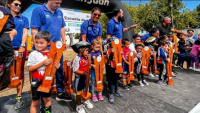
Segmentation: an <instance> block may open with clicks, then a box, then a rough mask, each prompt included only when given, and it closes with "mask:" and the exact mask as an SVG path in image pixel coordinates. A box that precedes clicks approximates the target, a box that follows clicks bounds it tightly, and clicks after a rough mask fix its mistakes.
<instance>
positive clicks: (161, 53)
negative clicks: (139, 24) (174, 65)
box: [160, 48, 167, 59]
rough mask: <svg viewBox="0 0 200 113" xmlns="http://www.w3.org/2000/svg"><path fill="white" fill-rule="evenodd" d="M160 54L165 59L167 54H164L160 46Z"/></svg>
mask: <svg viewBox="0 0 200 113" xmlns="http://www.w3.org/2000/svg"><path fill="white" fill-rule="evenodd" d="M160 56H161V57H162V58H163V59H166V58H167V56H166V55H165V52H164V51H163V49H161V48H160Z"/></svg>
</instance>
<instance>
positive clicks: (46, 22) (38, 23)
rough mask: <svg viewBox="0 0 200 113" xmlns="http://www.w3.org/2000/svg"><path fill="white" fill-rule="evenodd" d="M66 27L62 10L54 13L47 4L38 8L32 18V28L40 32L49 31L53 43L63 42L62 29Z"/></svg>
mask: <svg viewBox="0 0 200 113" xmlns="http://www.w3.org/2000/svg"><path fill="white" fill-rule="evenodd" d="M64 26H65V22H64V19H63V13H62V11H61V10H60V9H57V10H55V12H54V13H52V12H51V11H50V10H49V9H48V8H47V7H46V4H43V5H41V6H38V7H36V8H35V9H34V10H33V13H32V17H31V28H36V29H38V31H48V32H50V34H51V41H52V42H56V41H58V40H59V41H60V40H61V28H62V27H64Z"/></svg>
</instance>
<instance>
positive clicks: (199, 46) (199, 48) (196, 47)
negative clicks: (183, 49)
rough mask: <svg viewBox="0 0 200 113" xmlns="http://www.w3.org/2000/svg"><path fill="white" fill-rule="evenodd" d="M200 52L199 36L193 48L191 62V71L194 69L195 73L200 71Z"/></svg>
mask: <svg viewBox="0 0 200 113" xmlns="http://www.w3.org/2000/svg"><path fill="white" fill-rule="evenodd" d="M199 51H200V35H198V37H197V40H196V41H195V42H194V45H193V47H192V50H191V52H190V56H191V58H192V59H191V62H190V69H193V70H195V71H200V69H199V59H198V53H199ZM194 62H195V68H193V64H194Z"/></svg>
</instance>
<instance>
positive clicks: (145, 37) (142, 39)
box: [141, 33, 152, 42]
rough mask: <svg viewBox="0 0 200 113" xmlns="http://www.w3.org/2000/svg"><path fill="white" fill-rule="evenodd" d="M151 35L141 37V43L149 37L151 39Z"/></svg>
mask: <svg viewBox="0 0 200 113" xmlns="http://www.w3.org/2000/svg"><path fill="white" fill-rule="evenodd" d="M151 36H152V35H151V34H150V33H148V34H145V35H144V36H143V37H141V42H143V41H144V42H145V41H146V40H147V39H148V38H149V37H151Z"/></svg>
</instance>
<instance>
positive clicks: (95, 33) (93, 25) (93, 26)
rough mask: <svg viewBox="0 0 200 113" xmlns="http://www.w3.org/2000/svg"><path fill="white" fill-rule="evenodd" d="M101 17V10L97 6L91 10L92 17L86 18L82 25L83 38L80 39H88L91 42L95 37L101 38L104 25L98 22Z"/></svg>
mask: <svg viewBox="0 0 200 113" xmlns="http://www.w3.org/2000/svg"><path fill="white" fill-rule="evenodd" d="M100 17H101V10H100V9H99V8H98V7H95V8H93V9H92V11H91V19H89V20H86V21H84V22H83V24H82V25H81V38H80V41H87V42H88V43H91V42H92V40H93V39H96V38H97V39H98V40H101V36H102V25H101V23H100V22H98V20H99V18H100Z"/></svg>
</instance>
